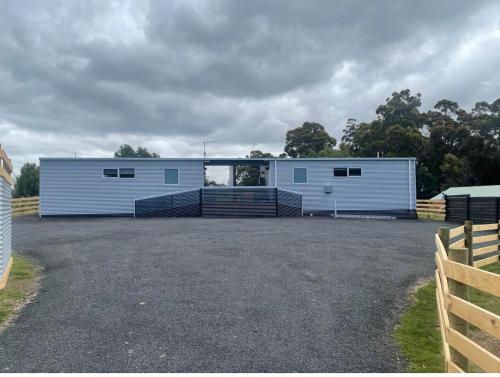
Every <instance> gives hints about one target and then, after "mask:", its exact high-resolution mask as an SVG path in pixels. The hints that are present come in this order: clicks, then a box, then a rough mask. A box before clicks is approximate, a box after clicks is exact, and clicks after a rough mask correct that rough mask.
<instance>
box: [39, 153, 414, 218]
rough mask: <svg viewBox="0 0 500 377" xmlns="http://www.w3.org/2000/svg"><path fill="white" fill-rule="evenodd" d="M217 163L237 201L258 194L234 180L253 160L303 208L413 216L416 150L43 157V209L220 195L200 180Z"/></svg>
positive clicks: (119, 209)
mask: <svg viewBox="0 0 500 377" xmlns="http://www.w3.org/2000/svg"><path fill="white" fill-rule="evenodd" d="M214 165H215V166H229V167H230V169H229V171H230V174H231V178H230V182H229V184H230V185H229V187H225V188H218V189H219V190H220V191H219V192H220V193H221V195H222V194H223V193H225V194H224V195H226V198H227V197H229V196H231V197H232V200H233V202H235V203H236V202H239V201H240V202H241V200H243V199H239V198H236V197H235V195H236V194H235V193H239V192H240V193H241V195H240V196H241V197H242V198H243V197H245V198H248V197H255V198H256V195H257V194H256V193H257V191H256V190H257V188H256V187H247V188H242V187H240V186H236V187H235V186H234V184H235V181H236V180H235V170H236V169H235V167H236V166H240V165H253V166H257V167H258V168H259V170H260V174H261V176H262V177H263V179H262V182H265V186H266V188H267V189H268V190H267V192H272V190H269V189H270V188H274V189H276V190H278V189H279V190H282V192H283V193H284V192H287V193H296V194H298V195H300V200H301V210H302V211H303V213H304V214H332V213H335V212H336V213H337V214H352V215H356V214H361V215H387V216H395V217H401V218H408V217H410V218H413V217H415V205H416V189H415V159H414V158H301V159H292V158H263V159H240V158H233V159H230V158H229V159H228V158H214V159H203V158H41V159H40V215H41V216H57V215H80V216H85V215H87V216H88V215H103V216H124V215H129V216H132V215H134V214H135V212H136V207H137V201H138V200H141V199H143V198H157V199H155V200H154V201H152V200H149V202H148V203H149V204H148V206H151V203H156V204H154V205H161V203H165V200H164V198H163V197H164V196H166V195H167V196H168V195H170V194H173V193H184V192H186V193H187V192H192V191H196V190H199V191H200V196H199V198H200V199H199V201H200V205H201V202H202V201H203V195H205V196H206V197H207V198H212V200H215V202H217V201H222V200H225V199H220V198H215V199H214V198H213V195H209V194H210V193H212V194H213V192H214V191H213V190H215V189H214V188H207V187H205V168H206V167H208V166H214ZM230 189H231V190H232V191H229V190H230ZM244 189H245V190H244ZM261 189H262V190H263V189H264V188H262V187H261ZM207 190H212V191H210V192H209V191H207ZM237 190H242V191H237ZM244 192H245V194H243V193H244ZM262 192H264V191H262ZM261 194H262V193H260V194H259V197H260V198H261V199H262V200H268V199H263V198H264V197H266V198H268V197H269V195H267V196H266V195H261ZM279 195H280V194H279V193H278V192H277V191H276V195H275V196H274V197H275V198H277V197H278V196H279ZM191 197H192V195H191ZM283 197H284V196H283ZM162 198H163V199H162ZM172 198H173V197H170V200H171V201H172ZM261 199H259V200H261ZM190 200H191V199H190ZM256 200H257V199H256ZM269 200H273V199H269ZM275 200H277V199H275ZM192 204H193V203H192ZM193 205H194V204H193ZM276 205H277V204H276ZM276 208H277V207H276ZM237 209H238V208H237V206H236V207H235V206H233V212H232V213H233V214H238V213H237ZM234 211H236V212H234ZM241 213H243V212H241ZM254 214H255V215H258V213H254Z"/></svg>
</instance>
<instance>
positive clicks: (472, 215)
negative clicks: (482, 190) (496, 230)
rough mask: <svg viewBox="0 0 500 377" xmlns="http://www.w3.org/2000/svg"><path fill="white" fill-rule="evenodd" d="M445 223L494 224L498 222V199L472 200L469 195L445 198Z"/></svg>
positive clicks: (499, 205) (499, 201)
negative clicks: (468, 221)
mask: <svg viewBox="0 0 500 377" xmlns="http://www.w3.org/2000/svg"><path fill="white" fill-rule="evenodd" d="M445 200H446V221H451V222H456V223H460V222H464V221H465V220H472V221H473V222H474V223H476V224H489V223H495V222H498V221H499V220H500V197H487V198H474V197H470V196H469V195H461V196H446V197H445Z"/></svg>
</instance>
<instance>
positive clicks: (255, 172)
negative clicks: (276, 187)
mask: <svg viewBox="0 0 500 377" xmlns="http://www.w3.org/2000/svg"><path fill="white" fill-rule="evenodd" d="M271 157H274V156H273V154H272V153H267V152H262V151H259V150H253V151H251V152H250V155H247V156H246V158H271ZM235 175H236V185H237V186H265V185H266V182H265V180H264V178H262V177H261V176H260V169H259V167H258V166H255V165H238V166H236V171H235Z"/></svg>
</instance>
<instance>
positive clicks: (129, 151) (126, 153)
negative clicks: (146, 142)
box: [115, 144, 160, 158]
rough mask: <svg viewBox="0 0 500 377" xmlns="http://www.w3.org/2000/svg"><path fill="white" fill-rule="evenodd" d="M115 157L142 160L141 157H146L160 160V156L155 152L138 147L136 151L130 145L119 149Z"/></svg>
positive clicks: (124, 145)
mask: <svg viewBox="0 0 500 377" xmlns="http://www.w3.org/2000/svg"><path fill="white" fill-rule="evenodd" d="M115 157H116V158H124V157H128V158H130V157H132V158H140V157H145V158H158V157H160V155H159V154H158V153H155V152H152V153H151V152H149V151H148V150H147V149H146V148H143V147H137V150H134V148H133V147H132V146H131V145H129V144H123V145H121V146H120V148H118V150H117V151H116V152H115Z"/></svg>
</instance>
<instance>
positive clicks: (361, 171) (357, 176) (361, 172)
mask: <svg viewBox="0 0 500 377" xmlns="http://www.w3.org/2000/svg"><path fill="white" fill-rule="evenodd" d="M351 169H359V175H351ZM347 176H348V177H352V178H361V177H362V176H363V169H362V168H360V167H359V166H351V167H350V168H348V169H347Z"/></svg>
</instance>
